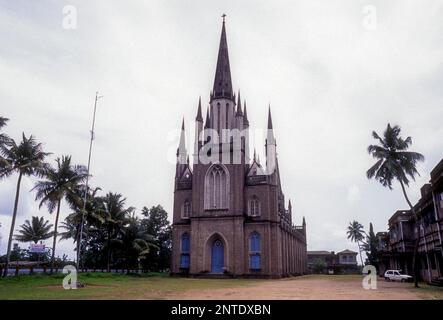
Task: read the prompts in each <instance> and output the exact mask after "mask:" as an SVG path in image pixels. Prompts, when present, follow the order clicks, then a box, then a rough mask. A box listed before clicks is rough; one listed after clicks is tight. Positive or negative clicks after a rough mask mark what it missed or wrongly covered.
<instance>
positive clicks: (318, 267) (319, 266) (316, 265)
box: [312, 258, 327, 273]
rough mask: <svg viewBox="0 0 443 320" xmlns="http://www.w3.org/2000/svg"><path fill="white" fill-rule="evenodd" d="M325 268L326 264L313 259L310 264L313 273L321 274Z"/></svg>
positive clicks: (320, 260)
mask: <svg viewBox="0 0 443 320" xmlns="http://www.w3.org/2000/svg"><path fill="white" fill-rule="evenodd" d="M326 267H327V264H326V262H325V261H323V260H322V259H318V258H317V259H315V260H314V262H313V264H312V270H313V271H314V273H323V271H324V270H325V268H326Z"/></svg>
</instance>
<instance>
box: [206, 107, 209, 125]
mask: <svg viewBox="0 0 443 320" xmlns="http://www.w3.org/2000/svg"><path fill="white" fill-rule="evenodd" d="M207 128H209V107H208V108H207V109H206V120H205V129H207Z"/></svg>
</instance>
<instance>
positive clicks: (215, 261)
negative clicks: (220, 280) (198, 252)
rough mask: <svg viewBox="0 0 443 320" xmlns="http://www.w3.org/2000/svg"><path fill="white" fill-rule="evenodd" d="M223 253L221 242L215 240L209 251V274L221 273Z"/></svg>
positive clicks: (223, 259)
mask: <svg viewBox="0 0 443 320" xmlns="http://www.w3.org/2000/svg"><path fill="white" fill-rule="evenodd" d="M224 255H225V253H224V246H223V242H222V241H221V240H220V239H216V240H215V241H214V242H213V244H212V250H211V272H212V273H223V267H224V264H225V256H224Z"/></svg>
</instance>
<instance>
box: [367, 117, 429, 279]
mask: <svg viewBox="0 0 443 320" xmlns="http://www.w3.org/2000/svg"><path fill="white" fill-rule="evenodd" d="M400 133H401V129H400V127H399V126H393V127H391V125H390V124H388V126H387V128H386V130H385V131H384V133H383V138H382V137H380V136H379V135H378V134H377V133H376V132H375V131H373V132H372V136H373V137H374V139H376V140H378V142H379V144H377V145H370V146H369V147H368V153H369V154H371V155H372V156H373V157H374V158H375V159H377V162H376V163H375V164H374V165H373V166H372V167H371V168H370V169H369V170H368V171H367V173H366V175H367V177H368V179H371V178H374V179H375V180H377V181H378V182H380V183H381V184H382V185H383V186H384V187H388V188H389V189H391V190H392V183H393V181H394V180H397V181H398V182H399V183H400V186H401V189H402V191H403V196H404V197H405V199H406V202H407V203H408V205H409V207H410V209H411V213H412V216H413V219H414V220H415V221H417V220H418V219H417V215H416V213H415V210H414V206H413V205H412V203H411V201H410V200H409V197H408V195H407V193H406V189H405V186H409V179H412V180H415V175H419V173H418V171H417V168H416V167H417V163H418V162H419V161H424V159H425V158H424V156H423V155H422V154H420V153H418V152H413V151H407V150H408V149H409V147H410V145H411V144H412V138H411V137H407V138H406V139H403V138H402V137H401V136H400ZM419 242H420V237H419V236H418V237H417V240H416V243H415V248H414V255H413V259H412V260H413V262H412V264H413V268H414V278H415V286H416V287H418V266H417V252H418V245H419Z"/></svg>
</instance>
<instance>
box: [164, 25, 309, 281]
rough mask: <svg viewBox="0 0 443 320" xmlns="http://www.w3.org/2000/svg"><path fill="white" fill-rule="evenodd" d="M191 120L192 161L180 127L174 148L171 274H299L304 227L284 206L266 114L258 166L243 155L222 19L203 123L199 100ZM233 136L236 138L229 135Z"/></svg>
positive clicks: (244, 138) (241, 119)
mask: <svg viewBox="0 0 443 320" xmlns="http://www.w3.org/2000/svg"><path fill="white" fill-rule="evenodd" d="M195 120H196V137H195V143H194V154H193V161H192V163H190V162H189V155H188V153H187V150H186V145H185V128H184V122H183V124H182V131H181V137H180V144H179V148H178V150H177V165H176V175H175V185H174V208H173V231H172V232H173V235H172V238H173V241H172V262H171V274H173V275H179V274H183V275H185V274H186V275H191V276H205V275H218V276H226V277H268V278H279V277H284V276H289V275H301V274H304V273H306V271H307V255H306V223H305V219H304V218H303V222H302V225H300V226H295V225H294V224H293V222H292V206H291V201H290V200H289V203H288V207H287V209H286V206H285V197H284V194H283V192H282V189H281V184H280V172H279V167H278V158H277V156H276V140H275V137H274V132H273V126H272V119H271V112H270V110H269V114H268V130H267V137H266V143H265V150H266V165H265V166H262V165H261V163H260V161H259V159H258V158H256V156H255V152H254V156H253V158H252V159H250V157H249V152H250V150H249V121H248V115H247V110H246V102H243V103H242V101H241V99H240V93H238V95H237V96H236V95H235V94H234V92H233V87H232V81H231V71H230V65H229V56H228V47H227V40H226V27H225V21H223V26H222V32H221V39H220V47H219V52H218V60H217V67H216V73H215V80H214V87H213V90H212V92H211V94H210V101H209V106H208V108H207V112H206V117H205V121H203V116H202V106H201V101H199V104H198V110H197V117H196V119H195ZM234 131H235V132H236V133H240V134H238V135H231V136H229V133H230V132H234ZM226 133H228V134H226ZM233 136H234V137H233ZM217 137H218V138H217ZM237 138H238V139H237ZM234 140H236V141H238V143H236V142H234ZM208 146H209V147H208Z"/></svg>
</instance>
